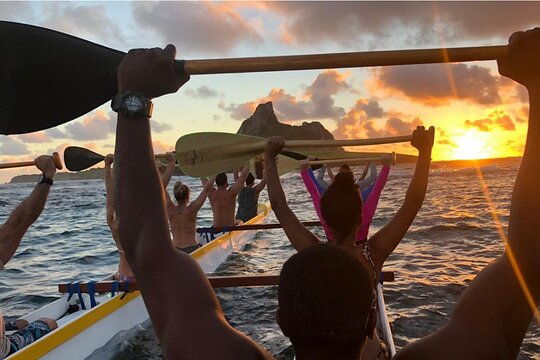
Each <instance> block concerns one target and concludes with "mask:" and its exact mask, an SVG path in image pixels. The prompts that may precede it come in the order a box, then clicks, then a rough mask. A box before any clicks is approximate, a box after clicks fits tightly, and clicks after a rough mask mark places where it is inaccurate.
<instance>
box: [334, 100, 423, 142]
mask: <svg viewBox="0 0 540 360" xmlns="http://www.w3.org/2000/svg"><path fill="white" fill-rule="evenodd" d="M374 109H375V110H374ZM385 117H386V120H385V119H384V118H385ZM422 124H423V121H422V120H420V118H418V117H410V116H406V115H405V114H401V113H399V112H396V111H384V109H383V108H382V107H381V106H380V105H379V103H378V101H376V100H374V99H369V100H368V99H363V98H360V99H358V100H357V101H356V103H355V105H354V106H353V107H352V108H351V109H350V110H349V111H348V112H347V113H346V114H345V115H344V116H342V117H341V118H340V119H339V120H338V121H337V127H336V129H335V130H334V131H333V135H334V137H335V138H337V139H355V138H362V137H367V138H372V137H386V136H398V135H407V134H411V133H412V131H413V130H414V129H415V128H416V127H417V126H419V125H422Z"/></svg>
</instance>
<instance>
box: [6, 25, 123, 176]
mask: <svg viewBox="0 0 540 360" xmlns="http://www.w3.org/2000/svg"><path fill="white" fill-rule="evenodd" d="M124 55H125V54H124V53H123V52H121V51H117V50H113V49H109V48H107V47H104V46H101V45H97V44H94V43H91V42H89V41H86V40H82V39H79V38H76V37H73V36H70V35H67V34H63V33H59V32H57V31H53V30H49V29H45V28H41V27H37V26H31V25H25V24H18V23H13V22H7V21H0V134H4V135H10V134H23V133H28V132H33V131H38V130H43V129H48V128H51V127H54V126H57V125H60V124H63V123H65V122H68V121H70V120H73V119H75V118H77V117H79V116H82V115H84V114H86V113H87V112H89V111H91V110H93V109H95V108H96V107H98V106H100V105H101V104H103V103H105V102H106V101H108V100H110V99H111V98H112V97H113V96H114V94H115V93H116V89H117V85H116V69H117V67H118V65H119V64H120V62H121V61H122V59H123V57H124ZM68 168H69V167H68Z"/></svg>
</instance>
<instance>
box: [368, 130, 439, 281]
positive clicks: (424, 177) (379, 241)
mask: <svg viewBox="0 0 540 360" xmlns="http://www.w3.org/2000/svg"><path fill="white" fill-rule="evenodd" d="M434 137H435V128H434V127H433V126H431V127H430V128H429V129H428V130H425V129H424V127H423V126H418V127H417V128H416V130H414V132H413V136H412V140H411V145H412V146H414V147H415V148H417V149H418V159H417V161H416V169H415V170H414V175H413V178H412V180H411V183H410V184H409V188H408V189H407V193H406V195H405V200H404V201H403V204H402V205H401V207H400V208H399V210H398V211H397V212H396V214H395V215H394V217H393V218H392V220H390V222H389V223H388V224H387V225H386V226H385V227H383V228H382V229H381V230H379V231H378V232H377V233H376V234H375V235H373V236H372V237H371V238H369V240H368V241H369V243H370V245H371V246H372V248H373V254H372V255H373V261H374V263H375V267H376V268H377V270H378V271H380V270H381V269H382V266H383V263H384V261H385V260H386V258H387V257H388V256H389V255H390V254H391V253H392V251H394V249H395V248H396V246H397V245H398V244H399V242H400V241H401V239H403V237H404V236H405V233H406V232H407V230H408V229H409V226H411V224H412V222H413V220H414V218H415V217H416V214H417V213H418V210H420V208H421V207H422V203H423V202H424V197H425V196H426V190H427V184H428V176H429V166H430V164H431V148H432V147H433V139H434Z"/></svg>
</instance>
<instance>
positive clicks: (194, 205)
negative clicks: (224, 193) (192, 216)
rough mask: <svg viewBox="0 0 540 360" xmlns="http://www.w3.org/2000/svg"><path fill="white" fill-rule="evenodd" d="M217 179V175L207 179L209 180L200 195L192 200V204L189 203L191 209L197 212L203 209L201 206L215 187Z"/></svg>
mask: <svg viewBox="0 0 540 360" xmlns="http://www.w3.org/2000/svg"><path fill="white" fill-rule="evenodd" d="M215 180H216V178H215V177H213V178H211V179H207V181H206V182H205V184H204V187H203V190H202V191H201V193H200V194H199V196H197V198H196V199H195V200H194V201H193V202H191V204H189V208H190V209H192V210H193V211H195V212H197V211H199V210H200V209H201V207H202V206H203V205H204V201H205V200H206V197H207V196H208V194H209V193H210V191H212V189H213V188H214V187H213V184H214V181H215Z"/></svg>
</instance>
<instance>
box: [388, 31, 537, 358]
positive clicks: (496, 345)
mask: <svg viewBox="0 0 540 360" xmlns="http://www.w3.org/2000/svg"><path fill="white" fill-rule="evenodd" d="M539 60H540V29H538V28H537V29H535V30H532V31H529V32H527V33H517V34H514V35H513V36H512V37H511V38H510V46H509V49H508V51H507V53H506V55H505V56H504V57H503V58H500V59H499V72H500V73H501V74H502V75H506V76H508V77H510V78H512V79H514V80H516V81H518V82H520V83H521V84H523V85H525V86H526V87H527V88H528V90H529V102H530V110H529V129H528V133H527V143H526V146H525V151H524V154H523V160H522V162H521V166H520V169H519V172H518V174H517V177H516V182H515V185H514V191H513V193H512V203H511V207H510V220H509V224H508V239H507V242H506V244H505V245H506V250H505V252H504V254H503V255H502V256H501V257H500V258H499V259H497V260H496V261H495V262H493V263H491V264H490V265H488V266H487V267H486V268H485V269H484V270H483V271H482V272H480V274H478V276H477V277H476V278H475V279H474V280H473V281H472V282H471V283H470V285H469V286H468V288H467V289H466V290H465V292H464V293H463V294H462V296H461V298H460V299H459V301H458V304H457V307H456V310H455V311H454V313H453V315H452V317H451V318H450V321H449V322H448V324H447V325H446V326H445V327H443V328H442V329H441V330H439V331H437V332H436V333H434V334H432V335H430V336H429V337H427V338H425V339H423V340H421V341H419V342H417V343H413V344H412V345H410V346H407V347H406V348H405V349H404V351H403V354H401V353H400V354H398V355H400V356H399V359H412V358H418V356H419V355H420V354H424V353H430V352H431V351H432V350H434V349H437V352H436V353H438V354H446V358H455V359H458V358H460V359H480V358H483V359H515V358H516V357H517V355H518V352H519V348H520V345H521V342H522V341H523V337H524V335H525V332H526V331H527V328H528V327H529V324H530V322H531V318H532V316H533V313H534V312H535V311H536V315H537V316H538V311H537V306H538V299H539V297H540V262H539V261H538V258H539V256H540V241H539V239H538V234H539V233H540V222H539V221H538V219H540V207H539V206H538V204H539V203H540V191H539V188H538V184H539V183H540V167H539V166H538V159H539V158H540V72H539V70H538V61H539ZM504 240H505V239H504V237H503V241H504ZM520 278H521V280H518V279H520ZM431 353H432V354H435V352H431ZM433 358H435V359H436V358H437V357H433Z"/></svg>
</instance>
